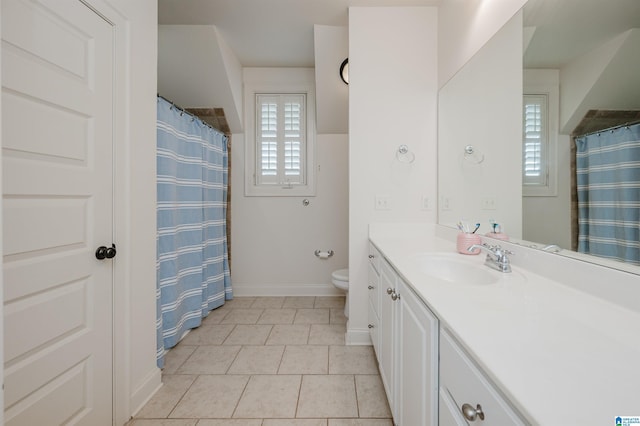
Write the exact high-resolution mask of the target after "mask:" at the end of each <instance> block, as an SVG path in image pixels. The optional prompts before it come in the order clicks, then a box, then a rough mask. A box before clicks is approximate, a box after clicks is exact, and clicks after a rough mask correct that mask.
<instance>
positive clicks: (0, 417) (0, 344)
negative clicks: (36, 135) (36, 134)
mask: <svg viewBox="0 0 640 426" xmlns="http://www.w3.org/2000/svg"><path fill="white" fill-rule="evenodd" d="M1 33H2V25H1V24H0V34H1ZM1 82H2V43H0V83H1ZM0 86H1V85H0ZM0 147H2V101H0ZM2 175H3V172H2V149H0V188H2ZM2 199H3V197H0V224H2V223H4V222H3V217H2V212H3V207H2ZM0 226H2V225H0ZM0 234H2V233H1V232H0ZM2 240H3V238H0V270H2V271H4V267H3V266H2V265H3V264H2V259H3V258H4V257H3V256H4V254H3V253H4V251H3V246H2ZM3 276H4V273H2V274H0V299H1V300H3V301H4V282H3ZM0 365H4V303H0ZM0 383H2V384H3V386H0V401H3V403H2V404H1V405H0V406H1V407H2V409H0V425H3V424H4V368H0Z"/></svg>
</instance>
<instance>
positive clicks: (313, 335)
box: [309, 324, 346, 345]
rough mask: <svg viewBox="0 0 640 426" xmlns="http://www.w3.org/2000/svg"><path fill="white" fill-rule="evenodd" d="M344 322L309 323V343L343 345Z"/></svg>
mask: <svg viewBox="0 0 640 426" xmlns="http://www.w3.org/2000/svg"><path fill="white" fill-rule="evenodd" d="M345 332H346V327H345V326H344V324H311V329H310V330H309V344H310V345H344V333H345Z"/></svg>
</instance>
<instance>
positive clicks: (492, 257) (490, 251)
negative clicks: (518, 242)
mask: <svg viewBox="0 0 640 426" xmlns="http://www.w3.org/2000/svg"><path fill="white" fill-rule="evenodd" d="M475 249H480V250H485V251H486V252H487V258H486V259H485V261H484V264H485V265H487V266H489V267H490V268H493V269H496V270H498V271H500V272H511V262H510V261H509V257H508V255H509V254H513V252H512V251H510V250H507V249H503V248H502V247H500V246H498V245H496V246H492V245H489V244H486V243H485V244H474V245H472V246H470V247H469V248H467V251H468V252H473V251H474V250H475Z"/></svg>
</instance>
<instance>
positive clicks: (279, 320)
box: [258, 308, 296, 324]
mask: <svg viewBox="0 0 640 426" xmlns="http://www.w3.org/2000/svg"><path fill="white" fill-rule="evenodd" d="M295 316H296V310H295V309H291V308H290V309H265V310H264V312H263V313H262V315H261V316H260V318H259V319H258V324H293V318H294V317H295Z"/></svg>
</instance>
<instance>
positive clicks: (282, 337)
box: [266, 324, 309, 345]
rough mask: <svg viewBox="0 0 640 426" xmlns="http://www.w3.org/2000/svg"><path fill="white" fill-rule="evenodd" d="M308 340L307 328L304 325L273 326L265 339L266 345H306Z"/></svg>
mask: <svg viewBox="0 0 640 426" xmlns="http://www.w3.org/2000/svg"><path fill="white" fill-rule="evenodd" d="M308 340H309V326H308V325H304V324H295V325H290V324H285V325H274V326H273V329H272V330H271V334H270V335H269V338H268V339H267V343H266V344H267V345H306V344H307V341H308Z"/></svg>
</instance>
